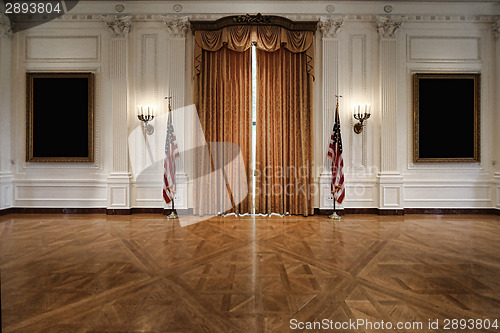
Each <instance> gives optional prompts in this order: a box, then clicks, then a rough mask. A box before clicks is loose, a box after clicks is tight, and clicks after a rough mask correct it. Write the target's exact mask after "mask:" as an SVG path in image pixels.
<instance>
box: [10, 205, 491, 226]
mask: <svg viewBox="0 0 500 333" xmlns="http://www.w3.org/2000/svg"><path fill="white" fill-rule="evenodd" d="M176 211H177V212H178V213H181V214H186V215H192V214H193V209H192V208H189V209H182V210H181V209H176ZM171 212H172V210H171V209H164V208H128V209H106V208H7V209H1V210H0V216H5V215H9V214H103V215H134V214H163V215H169V214H170V213H171ZM332 213H333V210H332V209H319V208H314V214H315V215H330V214H332ZM337 214H339V215H341V216H343V215H355V214H363V215H364V214H369V215H416V214H429V215H500V209H494V208H405V209H379V208H344V209H338V210H337ZM304 219H307V217H304ZM0 223H1V221H0Z"/></svg>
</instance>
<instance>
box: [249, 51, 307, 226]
mask: <svg viewBox="0 0 500 333" xmlns="http://www.w3.org/2000/svg"><path fill="white" fill-rule="evenodd" d="M307 63H308V60H307V55H306V54H305V53H304V52H302V53H293V52H290V51H289V50H287V49H285V48H281V49H279V50H277V51H275V52H266V51H263V50H258V51H257V147H258V149H257V160H256V180H255V181H256V191H255V213H257V214H259V213H261V214H270V213H279V214H287V213H289V214H294V215H298V214H301V215H304V216H307V215H312V214H314V206H313V193H314V188H313V179H312V171H313V170H312V168H313V164H312V158H313V156H312V151H313V144H312V142H313V140H312V104H313V101H312V75H310V74H308V72H307Z"/></svg>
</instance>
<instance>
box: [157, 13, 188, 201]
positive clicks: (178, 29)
mask: <svg viewBox="0 0 500 333" xmlns="http://www.w3.org/2000/svg"><path fill="white" fill-rule="evenodd" d="M163 22H164V23H165V26H166V28H167V31H168V33H169V38H168V42H167V95H168V96H171V97H172V102H171V105H172V110H175V109H178V108H182V107H184V106H185V100H184V97H185V87H186V84H185V83H186V81H185V80H186V33H187V31H188V29H189V20H188V18H187V17H170V16H166V17H164V18H163ZM176 123H178V122H176ZM181 123H183V122H181ZM186 133H188V134H190V133H191V131H189V129H186V128H184V129H176V132H175V135H176V137H177V141H178V143H179V149H180V150H181V151H182V148H183V143H184V142H185V139H186V138H185V135H186ZM187 162H189V161H185V160H184V155H183V154H181V157H180V159H179V160H178V163H177V165H176V175H175V178H176V182H177V183H176V184H177V194H176V196H175V207H176V208H181V209H187V208H188V206H187V201H188V200H187V198H188V193H187V188H188V187H187V184H188V177H187V174H186V171H185V168H184V165H185V163H187Z"/></svg>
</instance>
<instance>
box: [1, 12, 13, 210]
mask: <svg viewBox="0 0 500 333" xmlns="http://www.w3.org/2000/svg"><path fill="white" fill-rule="evenodd" d="M11 39H12V29H11V27H10V22H9V19H8V18H7V17H6V16H5V15H4V14H2V13H0V101H1V102H0V209H4V208H10V207H11V206H12V171H11V164H10V161H11V159H12V156H11V142H12V141H11V132H10V128H11V119H10V114H11V103H10V94H11V58H12V46H11Z"/></svg>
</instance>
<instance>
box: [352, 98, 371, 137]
mask: <svg viewBox="0 0 500 333" xmlns="http://www.w3.org/2000/svg"><path fill="white" fill-rule="evenodd" d="M353 116H354V119H356V120H357V121H358V122H357V123H356V124H354V133H356V134H360V133H361V132H363V122H364V121H365V120H366V119H368V118H370V116H371V114H370V103H365V104H361V103H358V105H354V107H353Z"/></svg>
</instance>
